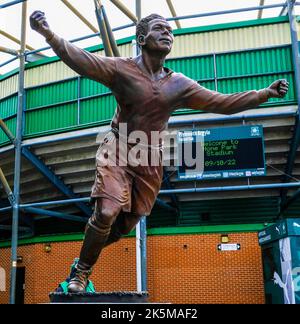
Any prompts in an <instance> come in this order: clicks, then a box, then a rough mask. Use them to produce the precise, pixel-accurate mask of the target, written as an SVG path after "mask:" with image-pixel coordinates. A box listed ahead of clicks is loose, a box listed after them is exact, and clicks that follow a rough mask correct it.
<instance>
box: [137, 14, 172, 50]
mask: <svg viewBox="0 0 300 324" xmlns="http://www.w3.org/2000/svg"><path fill="white" fill-rule="evenodd" d="M173 42H174V36H173V31H172V27H171V26H170V25H169V24H168V22H167V21H166V20H163V19H154V20H151V21H150V23H149V26H148V33H147V35H146V36H145V40H144V44H142V46H144V47H146V48H147V49H149V50H152V51H160V52H164V53H165V54H169V53H170V51H171V49H172V46H173Z"/></svg>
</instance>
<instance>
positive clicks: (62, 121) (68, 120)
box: [25, 104, 77, 135]
mask: <svg viewBox="0 0 300 324" xmlns="http://www.w3.org/2000/svg"><path fill="white" fill-rule="evenodd" d="M75 125H77V104H67V105H60V106H55V107H51V108H47V109H37V110H29V111H28V112H27V114H26V120H25V135H32V134H39V133H45V132H49V131H52V130H55V129H64V128H69V127H71V126H75Z"/></svg>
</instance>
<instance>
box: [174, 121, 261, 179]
mask: <svg viewBox="0 0 300 324" xmlns="http://www.w3.org/2000/svg"><path fill="white" fill-rule="evenodd" d="M177 138H178V155H179V156H178V160H179V161H181V162H180V163H179V166H178V178H179V180H189V179H219V178H236V177H252V176H264V175H265V174H266V171H265V157H264V141H263V129H262V127H261V126H252V125H251V126H240V127H226V128H216V129H204V130H199V129H197V130H187V131H180V132H179V133H178V137H177ZM196 147H197V149H196ZM200 149H202V151H203V152H202V156H200V154H199V152H200V151H198V153H197V154H196V151H197V150H200ZM197 155H198V157H197ZM188 158H190V159H194V160H196V159H197V158H199V159H201V160H202V170H201V171H199V168H198V169H197V170H195V165H191V164H190V163H186V161H187V160H188ZM188 161H189V160H188Z"/></svg>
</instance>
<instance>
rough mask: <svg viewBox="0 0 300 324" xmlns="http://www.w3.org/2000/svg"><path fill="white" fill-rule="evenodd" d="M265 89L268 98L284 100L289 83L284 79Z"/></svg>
mask: <svg viewBox="0 0 300 324" xmlns="http://www.w3.org/2000/svg"><path fill="white" fill-rule="evenodd" d="M267 89H268V91H269V97H270V98H284V97H285V96H286V94H287V92H288V90H289V83H288V82H287V80H285V79H282V80H277V81H275V82H273V83H272V84H271V85H270V86H269V88H267Z"/></svg>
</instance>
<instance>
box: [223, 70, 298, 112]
mask: <svg viewBox="0 0 300 324" xmlns="http://www.w3.org/2000/svg"><path fill="white" fill-rule="evenodd" d="M278 79H287V80H288V81H289V83H290V88H289V92H288V94H287V95H286V97H285V98H284V99H277V98H272V99H270V100H269V101H268V102H267V103H265V104H264V106H268V105H270V104H274V103H278V104H282V103H286V102H294V101H295V85H294V78H293V73H278V74H273V75H262V76H258V77H255V76H251V77H246V78H237V79H234V78H230V79H227V80H220V81H219V82H218V91H220V92H222V93H233V92H238V91H246V90H258V89H262V88H266V87H268V86H269V85H270V84H271V83H272V82H274V81H275V80H278Z"/></svg>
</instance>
